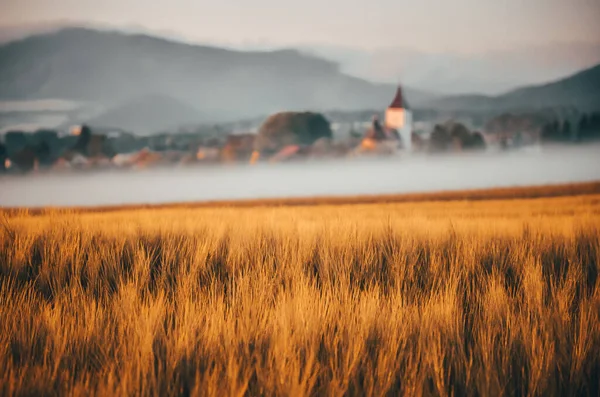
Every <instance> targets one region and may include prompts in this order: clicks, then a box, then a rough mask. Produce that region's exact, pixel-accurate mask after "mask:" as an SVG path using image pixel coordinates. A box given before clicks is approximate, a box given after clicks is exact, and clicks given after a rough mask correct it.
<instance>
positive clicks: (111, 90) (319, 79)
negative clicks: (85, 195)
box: [0, 28, 600, 132]
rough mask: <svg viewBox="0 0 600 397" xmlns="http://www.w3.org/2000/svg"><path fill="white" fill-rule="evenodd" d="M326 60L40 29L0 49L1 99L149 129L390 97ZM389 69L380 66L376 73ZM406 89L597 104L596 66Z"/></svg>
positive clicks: (383, 101) (501, 102)
mask: <svg viewBox="0 0 600 397" xmlns="http://www.w3.org/2000/svg"><path fill="white" fill-rule="evenodd" d="M9 33H10V32H9ZM13 34H14V32H13ZM4 37H7V36H6V32H5V36H4ZM0 38H2V31H0ZM330 55H331V56H330V58H331V59H333V58H335V54H333V55H332V54H330ZM323 56H324V57H325V55H323ZM331 59H330V60H327V59H324V58H323V57H320V56H317V55H315V54H314V53H312V54H307V51H305V50H302V49H300V50H298V49H282V50H254V51H243V50H239V49H238V50H233V49H225V48H219V47H212V46H206V45H196V44H191V43H187V42H181V41H177V40H175V39H165V38H160V37H154V36H150V35H148V34H141V33H135V34H134V33H124V32H116V31H106V30H97V29H89V28H68V29H60V30H56V31H48V32H45V31H44V32H40V33H39V34H35V35H33V36H28V37H25V38H19V39H16V40H13V41H10V42H8V43H5V44H3V45H0V101H6V100H10V101H15V100H36V99H66V100H71V101H78V102H81V103H93V104H94V106H95V107H96V108H98V109H102V111H101V112H100V113H96V114H95V115H90V114H89V113H88V114H86V116H85V119H78V120H77V121H82V122H93V123H95V124H102V125H103V126H112V127H120V128H127V129H132V130H139V131H144V132H153V131H157V130H160V129H163V128H170V127H174V126H175V124H186V123H212V122H220V121H231V120H236V119H241V118H247V117H255V116H257V115H266V114H269V113H272V112H275V111H279V110H319V111H326V110H341V111H349V110H350V111H352V110H364V109H381V108H383V107H385V106H386V105H387V104H388V103H389V101H390V100H391V98H392V97H393V96H394V93H395V90H396V87H395V84H389V83H373V82H371V81H368V80H367V79H363V78H360V77H356V76H352V75H350V74H348V73H347V72H346V71H345V70H346V68H345V67H344V66H343V65H340V64H339V63H337V62H335V61H333V60H331ZM440 62H441V61H440ZM407 64H409V62H407ZM394 65H396V64H395V63H394V62H389V63H386V62H385V61H383V60H382V62H381V65H380V67H381V70H385V69H388V70H390V71H391V70H393V69H394V67H395V66H394ZM437 67H438V68H442V67H443V62H442V63H440V64H439V65H438V66H437ZM498 67H500V66H498ZM459 72H460V71H459ZM462 72H464V71H462ZM423 73H424V76H426V75H427V73H425V72H423ZM435 74H436V73H433V75H435ZM503 76H504V75H503V74H502V73H498V80H499V81H502V80H503V79H505V77H503ZM434 77H435V76H432V79H433V78H434ZM473 79H475V80H476V79H477V76H475V75H474V76H473ZM428 86H431V87H432V88H434V87H433V85H431V84H429V85H428ZM404 93H405V95H406V96H407V97H408V100H409V102H410V104H411V105H412V106H413V107H417V108H419V107H420V108H430V109H442V110H497V111H502V110H510V109H518V108H531V107H544V106H569V105H573V106H578V107H584V108H599V107H600V98H599V96H598V93H600V66H595V67H591V68H588V69H586V70H584V71H583V72H580V73H576V74H574V75H572V76H570V77H567V78H565V79H560V80H557V81H554V82H551V83H545V84H540V85H536V86H530V87H524V88H520V89H516V90H513V91H509V92H507V93H505V94H500V95H485V94H481V93H480V94H475V95H450V96H444V95H440V94H439V93H438V94H436V93H435V92H433V91H427V90H420V89H415V88H411V87H410V86H409V87H404ZM69 120H70V121H69V122H71V121H73V120H72V119H69Z"/></svg>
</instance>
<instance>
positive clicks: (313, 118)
mask: <svg viewBox="0 0 600 397" xmlns="http://www.w3.org/2000/svg"><path fill="white" fill-rule="evenodd" d="M332 137H333V133H332V131H331V126H330V124H329V121H327V119H326V118H325V116H323V115H322V114H320V113H312V112H281V113H276V114H274V115H272V116H270V117H268V118H267V119H266V120H265V122H264V123H263V124H262V126H261V127H260V129H259V131H258V136H257V138H256V143H255V149H256V150H258V151H260V152H264V151H269V152H275V151H278V150H279V149H281V148H283V147H285V146H288V145H312V144H313V143H314V142H315V141H316V140H317V139H319V138H332Z"/></svg>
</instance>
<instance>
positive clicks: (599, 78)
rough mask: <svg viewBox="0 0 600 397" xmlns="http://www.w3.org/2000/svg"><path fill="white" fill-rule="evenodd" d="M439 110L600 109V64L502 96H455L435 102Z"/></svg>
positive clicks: (432, 104) (431, 103) (432, 102)
mask: <svg viewBox="0 0 600 397" xmlns="http://www.w3.org/2000/svg"><path fill="white" fill-rule="evenodd" d="M429 105H430V106H431V107H434V108H440V109H452V110H456V109H496V110H507V109H524V108H544V107H557V106H574V107H577V108H580V109H596V110H597V109H600V65H596V66H594V67H592V68H589V69H586V70H584V71H581V72H579V73H576V74H574V75H572V76H569V77H566V78H564V79H561V80H558V81H554V82H551V83H547V84H542V85H536V86H530V87H524V88H519V89H516V90H513V91H510V92H508V93H506V94H503V95H499V96H485V95H456V96H449V97H444V98H440V99H434V100H433V101H431V102H430V104H429Z"/></svg>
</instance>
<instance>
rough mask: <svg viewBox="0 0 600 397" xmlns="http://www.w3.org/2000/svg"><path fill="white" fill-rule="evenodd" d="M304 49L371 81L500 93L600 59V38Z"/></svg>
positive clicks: (457, 92) (443, 90)
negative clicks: (455, 47) (487, 46)
mask: <svg viewBox="0 0 600 397" xmlns="http://www.w3.org/2000/svg"><path fill="white" fill-rule="evenodd" d="M300 48H301V49H302V50H304V51H306V52H307V53H310V54H315V55H318V56H320V57H323V58H325V59H330V60H332V61H337V62H339V63H340V65H341V66H342V70H343V71H344V72H347V73H348V74H350V75H352V76H357V77H361V78H364V79H367V80H369V81H377V82H382V83H385V82H389V83H394V82H397V81H398V78H401V79H402V81H403V82H404V84H407V85H409V86H414V87H419V88H421V89H424V90H428V91H432V92H436V93H443V94H445V95H460V94H464V93H466V92H473V93H479V94H485V95H500V94H503V93H505V92H507V91H509V90H512V89H515V88H518V87H524V86H529V85H534V84H543V83H546V82H548V81H554V80H557V79H560V78H562V77H564V76H568V75H570V74H573V73H575V72H578V71H580V70H583V69H586V68H589V67H591V66H593V65H596V64H598V63H600V42H596V43H594V42H568V43H549V44H547V45H539V46H533V45H529V46H528V45H523V46H522V47H518V48H513V49H506V50H489V51H483V52H479V53H472V54H461V53H455V52H425V51H419V50H416V49H409V48H403V47H391V48H373V49H369V50H365V49H356V48H352V47H340V46H335V45H331V46H327V45H325V46H323V45H321V46H314V45H313V46H311V45H306V46H301V47H300Z"/></svg>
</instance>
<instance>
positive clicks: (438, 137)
mask: <svg viewBox="0 0 600 397" xmlns="http://www.w3.org/2000/svg"><path fill="white" fill-rule="evenodd" d="M451 143H452V137H451V136H450V134H448V132H447V131H446V129H445V128H444V127H442V126H441V125H439V124H436V126H435V127H434V128H433V132H432V133H431V136H430V137H429V151H430V152H434V153H439V152H445V151H447V150H448V149H449V148H450V144H451Z"/></svg>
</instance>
